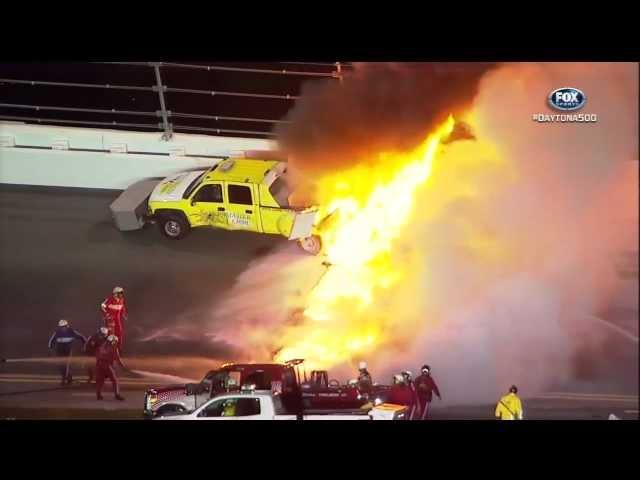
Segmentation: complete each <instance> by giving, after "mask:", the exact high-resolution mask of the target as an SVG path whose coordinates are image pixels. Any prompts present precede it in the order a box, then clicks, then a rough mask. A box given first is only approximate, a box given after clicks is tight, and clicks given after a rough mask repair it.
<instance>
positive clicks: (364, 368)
mask: <svg viewBox="0 0 640 480" xmlns="http://www.w3.org/2000/svg"><path fill="white" fill-rule="evenodd" d="M358 369H360V370H366V369H367V362H360V363H359V364H358Z"/></svg>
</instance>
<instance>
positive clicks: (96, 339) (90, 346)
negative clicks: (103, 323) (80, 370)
mask: <svg viewBox="0 0 640 480" xmlns="http://www.w3.org/2000/svg"><path fill="white" fill-rule="evenodd" d="M108 335H109V329H108V328H107V327H100V330H98V331H97V332H96V333H94V334H93V335H91V336H90V337H89V340H87V343H85V344H84V353H85V354H87V355H89V356H90V357H91V362H89V365H88V367H87V375H88V376H89V379H88V380H87V383H91V382H92V381H93V378H94V370H95V357H96V350H97V349H98V347H99V346H100V345H102V343H103V342H104V341H105V340H106V339H107V336H108Z"/></svg>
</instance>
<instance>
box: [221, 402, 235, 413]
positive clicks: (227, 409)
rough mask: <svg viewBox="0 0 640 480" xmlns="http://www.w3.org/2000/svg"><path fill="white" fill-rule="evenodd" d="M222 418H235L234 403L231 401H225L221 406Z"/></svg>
mask: <svg viewBox="0 0 640 480" xmlns="http://www.w3.org/2000/svg"><path fill="white" fill-rule="evenodd" d="M222 409H223V410H222V416H223V417H235V416H236V401H235V400H233V399H230V400H227V401H226V402H224V404H223V405H222Z"/></svg>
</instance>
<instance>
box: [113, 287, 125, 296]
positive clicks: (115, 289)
mask: <svg viewBox="0 0 640 480" xmlns="http://www.w3.org/2000/svg"><path fill="white" fill-rule="evenodd" d="M113 293H114V295H115V294H116V293H124V288H122V287H113Z"/></svg>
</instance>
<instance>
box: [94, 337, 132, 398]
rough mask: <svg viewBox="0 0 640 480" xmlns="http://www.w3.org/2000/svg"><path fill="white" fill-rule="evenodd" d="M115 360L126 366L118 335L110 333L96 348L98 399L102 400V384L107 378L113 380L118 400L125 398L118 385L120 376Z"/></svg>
mask: <svg viewBox="0 0 640 480" xmlns="http://www.w3.org/2000/svg"><path fill="white" fill-rule="evenodd" d="M114 362H117V363H118V364H119V365H120V366H121V367H122V368H125V366H124V364H123V363H122V360H121V359H120V353H119V349H118V337H116V336H115V335H109V336H108V337H107V339H106V340H105V341H104V342H102V344H100V345H99V346H98V348H97V349H96V396H97V398H98V400H102V386H103V385H104V381H105V379H106V378H108V379H110V380H111V383H112V384H113V393H114V394H115V397H116V399H117V400H124V397H122V395H120V387H119V386H118V377H116V372H115V370H114V369H113V364H114Z"/></svg>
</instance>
